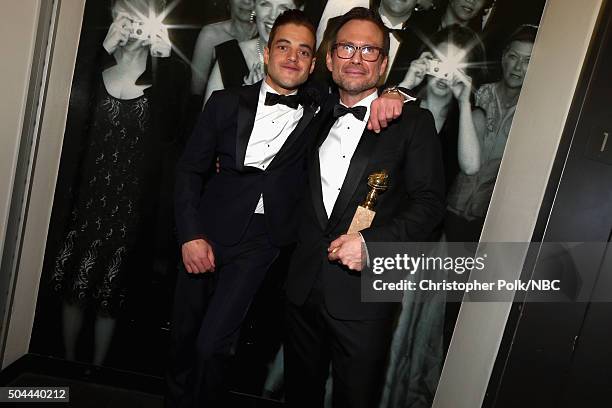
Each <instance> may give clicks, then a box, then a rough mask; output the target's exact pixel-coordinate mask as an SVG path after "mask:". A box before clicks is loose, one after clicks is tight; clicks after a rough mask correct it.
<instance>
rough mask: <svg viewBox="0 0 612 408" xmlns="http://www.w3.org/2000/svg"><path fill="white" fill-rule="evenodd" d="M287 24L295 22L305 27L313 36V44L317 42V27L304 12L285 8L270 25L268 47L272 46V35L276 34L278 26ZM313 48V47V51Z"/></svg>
mask: <svg viewBox="0 0 612 408" xmlns="http://www.w3.org/2000/svg"><path fill="white" fill-rule="evenodd" d="M287 24H295V25H298V26H302V27H306V28H307V29H308V31H310V32H311V34H312V37H313V38H314V45H315V47H316V44H317V29H316V28H315V26H314V24H312V22H311V21H310V19H309V18H308V17H307V16H306V14H304V12H303V11H302V10H298V9H292V10H285V11H284V12H283V13H282V14H281V15H279V16H278V17H276V20H275V21H274V25H273V26H272V30H271V31H270V36H269V37H268V48H272V43H273V42H274V37H275V36H276V32H277V31H278V29H279V27H282V26H284V25H287ZM314 51H315V50H314V49H313V52H314Z"/></svg>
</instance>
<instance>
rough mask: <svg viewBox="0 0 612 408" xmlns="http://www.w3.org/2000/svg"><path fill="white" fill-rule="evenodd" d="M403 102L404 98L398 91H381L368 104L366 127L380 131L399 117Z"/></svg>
mask: <svg viewBox="0 0 612 408" xmlns="http://www.w3.org/2000/svg"><path fill="white" fill-rule="evenodd" d="M404 102H405V98H404V96H403V95H402V94H401V93H399V92H389V93H383V94H382V95H381V96H380V97H378V98H376V99H375V100H374V101H373V102H372V105H371V106H370V119H369V120H368V129H369V130H372V131H374V132H376V133H380V131H381V130H382V129H384V128H386V127H387V126H389V122H391V121H393V120H394V119H397V118H398V117H400V115H401V114H402V109H403V108H404Z"/></svg>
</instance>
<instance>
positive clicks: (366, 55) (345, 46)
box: [332, 43, 384, 62]
mask: <svg viewBox="0 0 612 408" xmlns="http://www.w3.org/2000/svg"><path fill="white" fill-rule="evenodd" d="M332 49H334V50H336V55H337V56H338V58H342V59H351V58H353V56H354V55H355V53H356V52H357V51H358V50H359V52H360V53H361V58H362V59H363V60H364V61H368V62H374V61H377V60H378V58H380V56H381V55H382V54H384V51H383V49H382V48H381V47H376V46H374V45H362V46H357V45H354V44H349V43H336V44H334V45H333V47H332Z"/></svg>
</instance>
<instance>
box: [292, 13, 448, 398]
mask: <svg viewBox="0 0 612 408" xmlns="http://www.w3.org/2000/svg"><path fill="white" fill-rule="evenodd" d="M388 51H389V34H388V31H387V30H386V28H385V26H384V24H383V23H382V21H381V20H380V18H379V17H378V16H377V15H376V14H375V13H373V12H372V11H370V10H368V9H365V8H355V9H353V10H351V11H349V12H348V13H346V14H345V15H344V16H342V18H341V20H340V22H339V25H338V26H337V28H336V31H335V32H334V35H333V37H332V47H331V48H330V51H329V52H328V53H327V57H326V63H327V68H328V69H329V70H330V71H331V73H332V77H333V80H334V82H335V83H336V85H337V86H338V88H339V95H337V96H336V97H335V98H331V97H330V98H329V99H328V101H327V103H326V104H325V105H324V106H323V107H322V109H321V112H320V113H319V115H318V116H317V119H316V121H317V123H318V125H317V126H316V127H317V129H318V131H317V133H318V134H317V135H316V137H317V141H316V143H315V145H314V148H313V149H312V156H311V157H310V158H309V161H310V168H309V171H308V184H309V187H308V188H307V189H306V193H305V194H304V196H303V198H302V199H301V201H300V205H299V206H298V213H297V215H298V216H299V218H300V221H299V226H298V244H297V247H296V249H295V252H294V254H293V257H292V260H291V265H290V268H289V272H288V276H287V285H286V295H287V305H286V322H285V324H286V330H287V339H286V343H285V376H286V387H287V389H286V395H287V401H288V402H289V405H290V406H291V407H308V408H316V407H322V406H323V400H324V395H325V382H326V379H327V375H328V371H329V365H330V362H331V366H332V378H333V396H332V399H333V406H334V407H351V408H358V407H364V408H372V407H376V406H377V403H378V400H379V398H380V393H381V389H382V385H383V382H384V378H385V371H384V370H385V365H386V362H387V357H388V351H389V345H390V341H391V337H392V333H393V325H394V317H395V316H396V313H397V312H398V308H399V304H393V303H364V302H361V298H360V294H361V277H360V271H361V270H362V268H363V266H364V265H363V263H364V262H363V258H364V253H363V251H362V245H363V244H365V246H366V247H367V244H368V243H370V242H393V241H416V242H420V241H427V240H429V239H430V238H431V234H432V231H433V230H434V229H435V227H436V226H437V225H438V224H439V222H440V221H441V220H442V217H443V215H444V188H445V187H444V175H443V167H442V158H441V153H440V147H439V142H438V138H437V137H436V130H435V125H434V121H433V117H432V115H431V113H429V112H428V111H426V110H424V109H421V108H419V107H418V105H416V104H408V105H406V106H405V107H404V109H403V112H402V115H401V116H400V117H399V118H398V119H397V120H395V121H394V122H391V123H390V124H389V126H388V127H387V128H386V129H384V130H383V131H382V132H381V133H380V134H375V133H373V132H371V131H370V130H368V129H367V128H366V123H367V120H368V117H369V115H370V109H369V108H368V106H369V105H370V102H371V101H372V100H373V99H375V98H376V97H377V95H378V94H377V88H376V84H377V83H379V80H380V77H381V76H382V75H383V74H384V72H385V70H386V68H387V63H388V59H387V54H388ZM383 170H384V171H386V173H387V175H388V189H387V190H386V191H385V192H383V193H381V194H380V195H379V197H378V202H377V204H376V206H375V211H376V216H375V217H374V219H373V221H372V223H371V225H370V226H369V227H368V228H365V229H363V230H361V232H357V233H351V234H347V231H348V229H349V226H350V225H351V222H352V220H353V216H354V214H355V211H356V209H357V207H358V205H360V203H361V202H362V201H363V200H364V199H365V197H366V195H367V193H368V192H369V189H370V188H369V187H368V177H369V176H370V175H372V174H374V173H379V172H381V171H383Z"/></svg>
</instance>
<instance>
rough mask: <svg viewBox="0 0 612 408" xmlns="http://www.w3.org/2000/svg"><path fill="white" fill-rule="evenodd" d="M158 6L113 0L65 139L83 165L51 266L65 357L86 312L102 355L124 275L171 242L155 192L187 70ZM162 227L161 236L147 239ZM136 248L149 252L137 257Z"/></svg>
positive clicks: (122, 297) (173, 142)
mask: <svg viewBox="0 0 612 408" xmlns="http://www.w3.org/2000/svg"><path fill="white" fill-rule="evenodd" d="M165 6H166V2H165V0H136V1H128V0H114V1H112V17H113V22H112V24H111V25H110V28H109V29H108V32H107V34H106V37H105V38H104V41H103V44H102V47H100V50H99V53H100V55H102V57H101V61H100V62H101V64H100V65H99V66H98V70H99V71H98V72H97V74H96V75H94V76H93V78H92V81H93V82H94V84H93V86H92V87H91V89H92V92H91V95H90V97H89V106H88V107H87V109H88V110H89V111H88V112H87V113H86V115H89V119H88V125H87V126H86V127H85V129H84V130H83V131H82V133H81V137H80V138H78V137H77V138H75V137H74V136H73V135H71V136H70V138H71V139H70V140H73V141H75V142H78V143H80V144H81V145H82V149H81V151H82V154H81V157H78V158H74V157H71V158H63V160H68V159H70V160H74V159H77V160H79V162H80V163H79V166H78V170H77V175H76V177H75V182H74V187H73V188H72V190H73V196H74V199H73V204H72V211H71V217H70V220H69V222H68V225H67V226H66V230H65V231H66V232H65V234H64V239H63V241H62V242H61V244H60V245H59V250H58V252H57V254H56V256H55V259H54V262H53V270H52V273H51V285H52V289H53V290H54V291H55V292H57V293H58V294H60V295H61V297H62V301H63V306H62V334H63V341H64V349H65V357H66V358H67V359H69V360H75V359H76V358H77V357H78V356H77V339H78V338H79V334H80V332H81V330H82V328H83V326H84V324H83V323H84V317H85V312H86V311H87V310H90V311H92V312H93V313H94V315H95V322H94V336H93V339H94V345H93V346H94V347H93V363H94V364H96V365H100V364H102V363H103V362H104V360H105V358H106V355H107V352H108V350H109V346H110V343H111V339H112V337H113V333H114V329H115V326H116V320H117V316H118V315H119V312H120V311H121V310H122V308H123V306H124V304H125V301H126V295H127V283H126V282H127V281H128V279H127V278H128V276H127V275H128V273H129V274H134V273H136V274H138V273H140V271H141V270H142V271H143V272H144V273H146V271H149V272H150V269H151V268H152V265H153V263H154V261H155V259H156V256H158V255H159V249H160V248H159V246H160V245H159V243H160V242H161V241H164V240H166V239H167V240H168V241H169V240H171V232H170V231H171V227H168V225H170V224H171V221H170V218H168V219H167V220H166V218H167V217H165V216H163V215H162V214H161V212H160V209H161V208H164V207H166V208H167V206H166V205H165V204H164V203H163V201H164V199H163V196H164V195H165V194H164V193H162V191H161V189H163V188H164V187H163V186H165V187H167V180H171V178H172V174H171V173H172V171H171V167H172V165H171V164H168V161H172V158H171V157H170V156H171V155H172V152H173V151H177V152H176V155H178V147H177V146H178V145H179V138H180V136H181V135H180V134H179V129H180V123H181V120H182V118H181V108H182V104H183V102H184V101H185V100H186V90H187V89H188V88H187V85H188V83H187V80H188V78H189V74H188V68H187V66H186V65H185V64H182V63H181V62H179V61H177V60H175V59H174V58H170V55H171V52H172V51H171V43H170V39H169V36H168V30H167V28H165V27H164V26H163V25H162V24H161V22H159V21H155V19H151V18H150V16H149V12H150V10H154V11H155V13H156V15H158V14H159V13H161V12H162V10H164V8H165ZM76 108H77V109H79V108H81V107H76ZM164 169H165V170H166V171H165V172H166V173H169V174H163V172H164ZM162 212H163V211H162ZM166 212H167V211H166ZM170 214H171V212H167V215H168V217H170ZM160 224H164V225H166V227H165V230H166V231H167V232H168V235H169V236H168V237H152V236H151V231H153V230H155V229H156V228H157V227H159V226H160ZM162 229H164V228H162ZM145 238H146V239H145ZM161 246H163V244H162V245H161ZM136 252H138V253H139V257H140V256H142V255H143V254H144V256H145V257H146V258H145V259H134V258H135V253H136ZM147 268H149V269H147Z"/></svg>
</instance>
